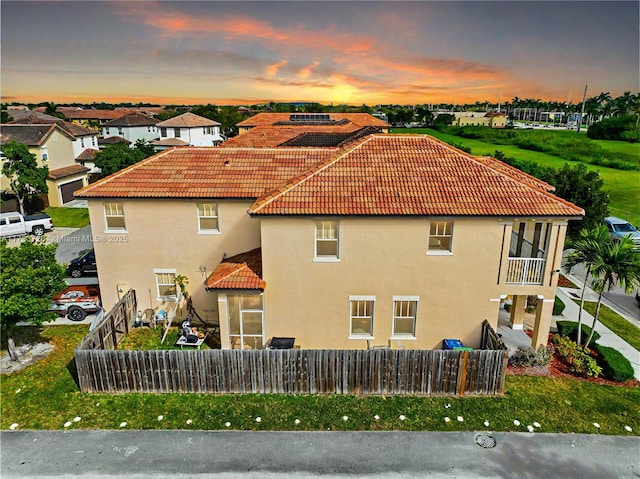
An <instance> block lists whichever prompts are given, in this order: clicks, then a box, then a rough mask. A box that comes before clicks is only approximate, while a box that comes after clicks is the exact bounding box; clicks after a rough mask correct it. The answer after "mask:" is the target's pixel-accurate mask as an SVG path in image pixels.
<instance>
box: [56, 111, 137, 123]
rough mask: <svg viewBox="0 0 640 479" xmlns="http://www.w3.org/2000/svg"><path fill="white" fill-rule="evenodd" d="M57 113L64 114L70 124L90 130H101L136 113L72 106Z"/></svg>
mask: <svg viewBox="0 0 640 479" xmlns="http://www.w3.org/2000/svg"><path fill="white" fill-rule="evenodd" d="M56 111H57V112H60V113H62V114H63V115H64V116H65V117H67V119H68V120H69V121H70V122H72V123H75V124H78V125H82V126H86V127H89V128H100V127H101V126H102V125H104V124H105V123H107V122H109V121H112V120H116V119H118V118H121V117H122V116H123V115H126V114H127V113H134V111H132V110H127V111H122V110H119V111H114V110H96V109H93V108H88V109H85V108H79V107H70V106H59V107H58V108H56Z"/></svg>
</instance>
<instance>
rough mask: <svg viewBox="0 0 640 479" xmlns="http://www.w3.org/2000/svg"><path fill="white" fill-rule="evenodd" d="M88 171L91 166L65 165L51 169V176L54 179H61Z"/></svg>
mask: <svg viewBox="0 0 640 479" xmlns="http://www.w3.org/2000/svg"><path fill="white" fill-rule="evenodd" d="M87 171H89V168H87V167H86V166H82V165H71V166H65V167H63V168H57V169H55V170H51V171H49V178H51V179H52V180H59V179H60V178H66V177H67V176H73V175H77V174H78V173H86V172H87Z"/></svg>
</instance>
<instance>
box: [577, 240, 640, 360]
mask: <svg viewBox="0 0 640 479" xmlns="http://www.w3.org/2000/svg"><path fill="white" fill-rule="evenodd" d="M591 274H592V275H593V277H594V278H595V279H594V281H593V283H592V287H593V289H594V290H596V291H597V292H598V303H597V305H596V314H595V315H594V317H593V325H592V326H591V333H590V334H589V338H588V339H587V342H586V343H585V345H584V347H585V348H586V347H588V346H589V343H590V342H591V339H592V338H593V332H594V330H595V328H596V323H597V321H598V316H599V315H600V306H601V305H602V294H603V293H604V290H605V288H606V289H607V291H610V290H611V288H613V287H614V286H616V285H617V284H620V286H621V287H622V288H623V289H624V291H625V293H627V294H629V293H630V292H631V290H632V289H633V288H634V287H635V286H636V285H637V284H638V282H639V281H640V254H639V253H638V252H637V251H636V250H635V244H634V243H633V241H631V239H630V238H626V237H624V238H622V239H620V240H615V241H614V240H609V241H608V242H607V243H606V244H605V245H604V247H603V248H602V249H601V251H600V253H599V254H597V255H596V259H595V261H594V262H593V264H592V266H591Z"/></svg>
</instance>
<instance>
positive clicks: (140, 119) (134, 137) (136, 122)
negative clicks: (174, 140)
mask: <svg viewBox="0 0 640 479" xmlns="http://www.w3.org/2000/svg"><path fill="white" fill-rule="evenodd" d="M158 123H159V120H156V119H155V118H151V117H150V116H147V115H143V114H142V113H129V114H126V115H123V116H121V117H119V118H116V119H115V120H111V121H107V122H106V123H104V124H103V125H102V136H103V138H105V139H108V138H110V137H114V136H115V137H119V138H122V139H125V140H127V141H130V142H131V143H130V146H133V145H135V143H136V141H138V140H146V141H148V142H152V141H155V140H157V139H158V138H159V132H158V128H157V127H156V125H157V124H158Z"/></svg>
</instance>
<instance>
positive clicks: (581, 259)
mask: <svg viewBox="0 0 640 479" xmlns="http://www.w3.org/2000/svg"><path fill="white" fill-rule="evenodd" d="M607 241H609V230H608V229H607V227H606V226H605V225H599V226H596V227H595V228H593V229H582V230H580V233H579V236H578V239H577V240H575V241H572V242H570V243H569V248H571V249H573V252H572V253H571V254H570V255H569V256H567V259H566V260H565V264H564V268H565V270H566V271H567V272H568V273H571V270H572V269H573V268H575V267H576V266H578V265H579V264H581V265H583V266H585V268H586V270H587V272H586V273H585V275H584V283H583V284H582V293H581V294H580V311H578V337H577V338H576V339H577V340H576V342H577V343H578V344H580V343H581V342H582V309H583V308H584V293H585V291H586V289H587V282H588V281H589V275H590V274H591V266H592V265H593V263H594V262H595V259H596V257H597V256H598V254H599V252H600V251H601V250H602V247H603V246H604V244H605V243H606V242H607Z"/></svg>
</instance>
